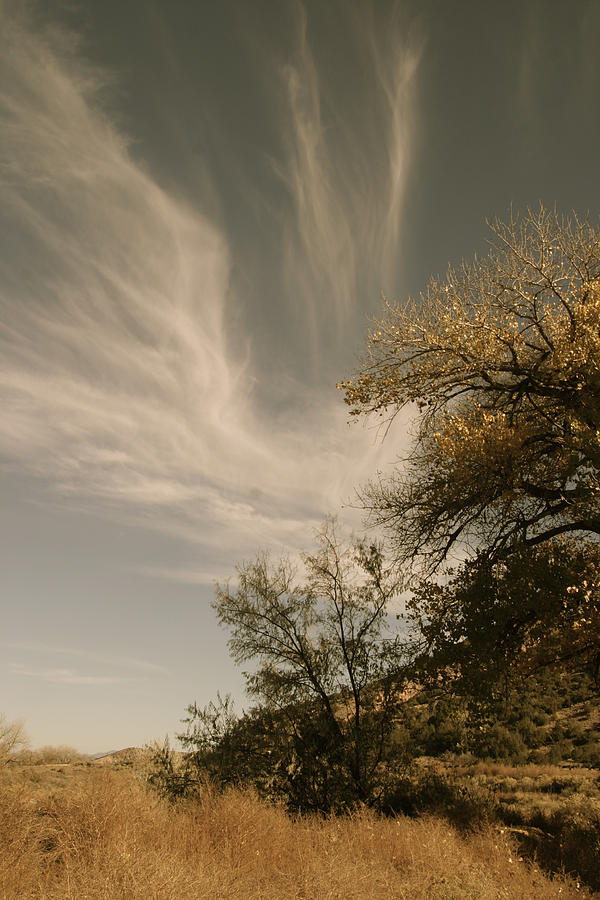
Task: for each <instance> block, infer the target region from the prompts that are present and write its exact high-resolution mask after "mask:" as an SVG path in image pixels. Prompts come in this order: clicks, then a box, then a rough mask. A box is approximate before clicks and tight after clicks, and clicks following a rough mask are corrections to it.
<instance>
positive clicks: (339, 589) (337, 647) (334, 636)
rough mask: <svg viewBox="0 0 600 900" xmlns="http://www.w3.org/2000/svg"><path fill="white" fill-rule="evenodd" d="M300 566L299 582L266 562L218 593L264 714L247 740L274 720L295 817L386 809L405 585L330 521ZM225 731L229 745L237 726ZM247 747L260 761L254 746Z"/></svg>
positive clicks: (285, 568)
mask: <svg viewBox="0 0 600 900" xmlns="http://www.w3.org/2000/svg"><path fill="white" fill-rule="evenodd" d="M302 559H303V563H304V568H305V576H306V577H305V579H304V580H303V581H301V582H299V581H298V580H297V578H296V573H295V571H294V568H293V566H292V565H291V563H290V562H289V560H287V559H282V560H280V561H279V562H277V563H274V564H273V563H271V561H270V560H269V558H268V556H266V555H260V556H258V557H257V558H256V560H254V561H253V562H250V563H247V564H245V565H243V566H241V567H240V568H239V569H238V582H237V585H236V586H235V587H231V586H230V585H227V586H224V587H223V586H219V587H218V588H217V599H216V602H215V608H216V611H217V615H218V618H219V621H220V622H221V623H222V624H223V625H225V626H226V627H227V628H228V629H229V630H230V632H231V637H230V640H229V646H230V649H231V652H232V655H233V658H234V659H235V660H236V661H237V662H238V663H250V664H251V665H252V666H253V670H252V671H251V672H249V673H247V674H246V682H247V689H248V692H249V694H250V696H252V697H253V698H254V699H255V700H257V702H258V706H257V709H256V710H255V711H254V712H253V713H252V714H251V716H250V718H248V717H247V718H246V721H245V722H244V723H243V724H244V727H243V728H242V733H243V734H244V735H245V739H248V734H249V733H250V734H252V728H250V729H249V728H248V724H249V722H250V724H251V720H252V719H253V720H254V722H255V723H256V722H258V723H259V724H260V723H264V722H266V721H268V723H269V727H268V728H267V729H264V728H262V729H261V734H262V736H263V742H264V735H265V734H267V733H268V734H271V735H272V742H271V744H270V748H269V749H270V750H271V751H272V759H271V763H270V768H271V770H272V771H273V772H277V773H279V776H280V783H281V784H282V785H284V792H285V793H286V794H287V799H288V802H289V803H290V805H291V806H293V807H295V808H300V809H321V810H328V809H331V808H334V807H336V806H340V805H341V806H343V805H345V804H347V803H352V802H355V801H365V802H376V800H377V797H378V796H379V793H380V791H381V790H382V785H383V783H384V781H385V777H386V771H387V768H386V766H385V765H384V763H385V762H386V759H389V758H390V757H391V756H393V728H394V710H395V706H396V701H397V696H398V692H399V690H400V686H401V682H402V674H401V664H400V658H399V653H398V639H397V637H396V636H394V635H393V634H390V633H389V630H388V615H387V614H388V606H389V603H390V600H391V599H392V597H393V596H394V595H395V594H396V593H397V591H398V588H399V585H398V580H397V577H396V576H394V575H393V573H392V572H391V571H390V570H389V569H388V568H386V567H385V565H384V560H383V556H382V552H381V548H380V546H379V545H378V544H376V543H371V544H367V543H366V542H364V541H362V540H358V539H356V540H354V541H353V542H352V543H351V544H350V545H349V546H348V547H344V546H342V544H341V543H340V542H339V540H338V538H337V534H336V529H335V523H334V522H333V521H332V520H330V521H328V522H326V524H325V525H324V527H323V528H322V529H321V531H320V532H319V533H318V535H317V550H316V552H315V553H314V554H305V555H304V556H303V557H302ZM190 712H191V713H192V714H194V709H193V708H190ZM205 712H206V711H201V714H200V716H199V717H198V716H196V715H192V717H191V719H190V720H189V724H190V726H191V728H192V729H193V727H194V720H195V721H196V722H199V724H200V726H201V731H202V736H203V738H202V741H203V746H205V745H206V741H205V737H206V724H207V718H206V715H205ZM208 712H209V713H210V711H208ZM215 712H218V711H217V710H216V709H215ZM215 726H216V727H220V726H219V722H218V721H217V720H215ZM226 726H227V727H226V729H225V731H226V733H227V734H228V736H229V737H231V735H232V728H231V722H229V720H228V721H227V722H226ZM192 735H193V731H192ZM254 735H255V736H256V729H255V730H254ZM209 743H210V741H209ZM248 746H249V748H250V752H252V751H251V748H252V746H253V745H252V740H250V743H249V745H248ZM213 749H216V748H213ZM264 751H265V748H264V746H263V748H262V752H263V754H264Z"/></svg>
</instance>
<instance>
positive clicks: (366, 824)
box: [0, 767, 588, 900]
mask: <svg viewBox="0 0 600 900" xmlns="http://www.w3.org/2000/svg"><path fill="white" fill-rule="evenodd" d="M49 784H51V786H49V787H48V788H47V789H46V791H45V793H44V791H43V786H41V785H40V784H39V783H38V784H37V785H36V784H33V785H32V784H31V783H30V782H28V781H27V778H25V777H23V778H21V779H20V780H16V781H13V782H12V783H10V784H9V783H7V782H6V781H5V782H4V783H3V784H1V785H0V897H1V898H3V900H32V898H48V900H58V898H60V900H71V898H72V900H118V898H127V900H138V898H139V900H142V898H143V900H153V898H155V900H181V898H191V900H193V898H203V900H204V898H212V897H219V898H224V900H229V898H231V900H233V898H236V900H249V898H261V900H275V898H277V900H279V898H304V900H309V898H314V900H317V898H318V900H332V898H390V897H397V898H407V900H408V898H410V900H419V898H439V900H442V898H443V900H463V898H481V900H484V898H485V900H487V898H490V900H491V898H506V900H509V898H513V897H519V896H522V897H527V898H531V900H536V898H540V900H541V898H544V900H545V898H553V897H560V898H561V900H562V898H572V897H582V896H588V895H587V894H586V893H585V891H584V890H583V889H581V890H577V888H576V886H575V885H574V884H573V883H572V882H566V881H560V880H555V881H552V880H550V879H549V878H547V877H545V876H543V875H542V874H541V873H540V872H539V871H537V870H536V869H534V868H531V867H528V866H527V865H526V864H525V863H524V862H522V861H520V860H519V859H518V858H517V857H516V855H515V851H514V847H513V845H512V844H511V842H510V839H509V837H508V836H507V835H501V834H500V833H499V831H498V830H495V831H492V830H490V831H488V832H486V833H481V834H478V835H472V836H470V837H461V836H459V835H458V834H457V832H456V831H454V830H453V829H452V828H451V827H450V826H449V825H447V824H445V823H443V822H442V821H440V820H438V819H433V818H429V819H422V820H409V819H403V818H399V819H382V818H377V817H376V816H375V815H373V814H371V813H369V812H366V811H365V812H361V813H358V814H356V815H354V816H351V817H347V818H340V819H316V818H306V819H301V820H297V821H294V820H292V819H290V818H289V817H288V816H286V814H285V813H284V812H283V811H282V810H279V809H276V808H273V807H271V806H269V805H267V804H266V803H264V802H262V801H260V800H258V799H257V798H256V797H255V796H253V795H252V794H251V793H247V792H239V791H230V792H228V793H225V794H222V795H219V794H216V793H213V792H211V791H208V790H207V791H206V793H205V795H204V797H203V800H202V802H201V803H200V804H198V803H196V804H194V805H192V804H188V805H180V806H176V807H169V806H168V805H167V804H166V803H164V802H162V801H160V800H159V799H158V798H157V797H155V796H154V795H152V794H150V793H149V792H148V791H147V790H146V788H145V787H144V785H143V784H141V783H140V782H139V781H136V779H135V778H134V777H133V776H132V775H131V774H129V773H124V772H113V771H110V770H102V769H96V768H93V767H92V768H90V767H88V768H87V769H83V768H82V769H80V770H78V771H74V772H73V773H72V775H71V776H69V777H68V780H67V784H66V785H64V786H62V787H60V788H56V787H55V785H54V783H49Z"/></svg>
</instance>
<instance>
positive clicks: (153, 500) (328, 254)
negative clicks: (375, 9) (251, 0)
mask: <svg viewBox="0 0 600 900" xmlns="http://www.w3.org/2000/svg"><path fill="white" fill-rule="evenodd" d="M0 30H1V34H2V43H3V45H4V46H3V53H2V56H1V62H0V67H1V68H0V148H1V149H0V226H1V227H2V228H3V230H4V231H5V232H6V234H7V235H8V236H9V237H8V238H7V242H6V251H5V254H4V256H3V258H2V260H1V261H0V352H1V353H2V356H3V365H2V368H1V370H0V402H1V403H2V409H3V428H2V431H1V432H0V453H1V454H2V456H3V457H4V459H5V460H6V461H7V464H8V466H9V467H10V466H12V467H15V468H17V469H20V470H25V471H27V472H29V473H30V474H33V475H35V476H39V477H40V478H42V479H44V480H46V481H49V482H50V483H51V484H53V485H54V486H55V487H56V488H57V489H58V490H59V491H60V492H61V493H62V495H63V496H64V497H67V498H73V500H74V501H75V500H76V501H77V502H82V498H88V499H89V501H90V502H93V503H94V504H95V505H97V506H99V507H101V508H103V509H105V510H106V509H108V510H110V513H111V515H119V516H122V517H124V518H127V519H128V520H133V521H137V522H141V523H143V524H144V525H147V526H150V527H155V528H162V529H167V530H168V531H169V532H171V533H173V534H176V535H180V536H181V537H183V538H185V539H186V540H193V541H197V542H199V543H201V544H203V545H205V546H206V547H207V548H209V549H211V548H212V549H215V550H217V549H218V550H219V552H223V551H224V548H225V549H226V548H231V549H232V550H233V549H235V552H240V548H243V550H242V552H246V548H250V547H252V546H256V545H257V544H258V545H266V544H272V543H275V544H276V545H281V546H288V547H293V546H298V545H302V544H305V543H306V533H307V525H308V526H309V527H310V526H311V525H316V524H317V522H318V520H319V518H320V517H321V516H322V515H323V514H324V513H326V512H328V511H330V510H332V509H333V510H335V509H336V508H337V507H338V505H339V503H340V501H342V500H344V499H346V498H347V497H349V496H350V495H351V494H352V490H353V486H354V485H355V484H356V483H357V482H360V481H361V480H362V479H363V478H364V477H366V475H368V474H371V473H372V472H373V470H374V469H375V468H376V466H377V463H378V462H379V461H380V460H381V458H382V457H381V449H380V447H379V446H378V445H377V444H376V442H375V440H374V436H373V433H372V432H368V431H359V430H356V429H355V430H354V431H352V432H349V431H348V429H347V427H346V424H345V422H346V416H345V412H344V409H343V406H342V405H341V403H340V399H339V397H338V396H337V395H336V394H335V391H334V390H333V385H332V384H331V386H330V388H329V390H325V391H324V390H323V384H322V383H320V384H317V385H316V386H315V384H314V383H311V384H308V383H307V384H303V383H299V382H297V381H294V380H293V379H288V380H287V381H286V378H287V375H286V373H285V372H284V371H282V372H280V373H277V372H276V373H273V374H272V375H271V378H272V379H273V380H274V382H278V383H280V384H283V383H285V386H286V387H285V401H286V402H285V404H284V410H283V412H282V407H281V405H280V406H279V407H278V409H277V410H276V411H274V410H272V409H269V408H268V407H265V406H261V405H260V403H259V401H258V400H257V395H256V392H255V390H254V388H255V385H256V383H257V379H258V378H260V376H261V372H262V371H263V369H264V367H262V365H261V361H260V360H257V358H256V356H255V354H254V351H253V335H252V334H248V335H245V336H244V339H243V340H240V339H239V335H238V337H237V338H236V337H234V335H233V332H232V329H231V327H230V323H231V321H232V320H233V319H235V316H236V310H239V309H241V308H242V307H243V304H244V298H243V297H242V296H239V295H237V294H236V293H235V291H234V290H233V288H232V281H231V269H232V265H234V264H235V247H234V246H232V242H231V237H230V235H228V234H227V233H225V232H224V231H223V229H222V227H220V226H217V224H216V223H215V222H214V221H211V219H210V218H209V217H208V216H207V215H206V214H205V212H204V211H203V208H202V206H201V204H200V206H198V205H196V206H191V205H188V204H187V203H186V202H184V201H183V200H181V199H180V198H179V197H175V196H174V195H171V194H169V193H168V192H167V191H165V190H164V189H163V188H162V187H161V186H160V185H159V184H158V183H157V181H156V180H155V179H154V178H153V177H152V175H151V174H150V172H149V171H148V170H146V169H145V168H144V166H142V165H141V164H140V163H139V162H138V161H136V159H135V157H134V155H133V154H132V152H131V150H130V149H129V148H128V144H127V140H126V138H125V137H124V136H123V134H122V133H121V132H120V130H119V129H118V128H117V126H116V125H115V123H114V122H113V121H112V120H111V118H110V117H109V116H108V114H107V113H106V112H105V111H104V107H103V103H102V96H103V91H104V89H105V85H106V80H107V79H106V77H105V75H104V74H103V73H101V72H98V71H96V70H94V69H93V68H91V67H90V66H89V65H87V64H86V63H85V61H84V60H82V59H81V58H80V56H79V55H78V51H77V49H76V47H75V46H74V43H73V41H72V39H71V38H70V37H69V36H68V35H66V34H64V33H62V32H60V31H59V30H57V29H54V30H43V29H41V28H40V27H39V26H38V27H37V28H34V27H33V26H32V24H31V21H30V20H28V19H27V17H26V16H25V15H24V14H22V13H18V14H15V13H14V12H10V9H9V7H6V8H3V9H2V11H1V12H0ZM392 43H393V42H392ZM365 46H366V47H367V52H368V54H369V55H370V58H371V63H372V65H373V67H374V68H373V70H372V75H371V77H372V78H375V79H376V80H377V81H378V83H379V84H380V89H381V94H382V96H383V97H384V101H383V107H382V109H383V112H382V113H381V115H382V117H383V119H382V120H383V121H385V122H386V123H387V124H386V128H387V131H386V132H385V135H384V137H383V141H384V149H383V155H384V157H386V158H387V164H386V167H385V171H384V174H383V176H382V178H381V180H378V179H374V180H367V181H366V182H365V183H364V184H361V185H359V186H358V187H356V188H352V170H353V166H354V164H355V163H356V164H357V165H358V162H357V160H358V161H360V160H359V155H360V154H359V155H356V154H355V156H354V157H353V158H351V159H350V160H349V162H348V163H347V164H344V165H342V164H341V163H340V160H339V159H338V158H337V157H336V147H337V144H335V142H333V143H332V142H331V141H330V138H329V134H328V125H326V123H325V122H324V120H323V115H322V111H321V91H322V82H321V77H320V74H319V69H318V65H317V63H316V62H315V59H314V57H313V54H312V52H311V48H310V46H309V42H308V38H307V32H306V26H305V22H304V20H303V16H302V14H301V15H300V23H299V28H298V44H297V55H296V58H295V59H294V60H292V61H291V62H289V64H288V65H287V66H286V67H284V70H283V82H284V84H285V90H286V97H287V101H286V102H287V104H288V118H287V123H288V124H287V126H286V127H288V136H289V141H288V144H287V151H286V152H287V156H286V158H285V159H284V160H282V161H280V165H279V173H280V174H279V177H282V176H283V178H284V181H285V183H286V184H287V185H288V186H289V190H290V192H291V193H290V196H291V197H292V200H293V203H292V206H293V210H294V212H293V219H291V220H290V221H289V222H288V223H287V224H286V227H285V228H284V229H283V232H284V238H283V240H284V245H285V247H284V252H283V253H282V263H281V265H282V267H283V272H284V281H287V284H288V286H289V288H290V293H291V299H290V300H288V302H290V303H294V304H297V306H298V310H299V312H298V315H299V316H300V317H303V318H304V319H306V320H307V321H308V320H310V319H311V317H312V322H313V325H312V338H311V339H310V341H309V346H307V347H306V348H305V349H306V352H307V354H308V355H310V354H311V353H312V355H313V357H314V356H319V355H320V356H322V357H323V358H327V356H328V352H327V342H328V341H330V342H332V346H333V344H335V347H336V348H337V349H338V351H339V348H340V347H343V346H344V342H348V340H349V335H350V333H351V328H350V324H349V323H351V321H353V322H354V324H356V318H357V316H358V312H357V309H358V308H359V307H357V304H356V297H357V291H358V290H359V288H360V285H361V284H362V285H363V286H364V283H365V282H364V279H363V275H362V274H360V270H361V267H363V268H364V267H366V266H368V264H369V263H368V260H369V256H370V255H371V251H373V256H374V257H375V256H376V257H377V259H379V261H380V262H379V263H378V264H377V266H375V269H374V271H373V272H372V273H371V281H370V282H369V283H370V284H371V285H372V284H374V283H375V282H378V281H379V279H380V277H382V276H381V273H382V272H383V269H384V268H385V265H384V262H385V259H387V258H388V257H390V256H391V254H392V252H393V245H394V243H395V241H396V240H397V238H398V234H399V230H398V229H399V220H400V217H401V213H402V196H403V189H404V185H405V183H406V179H407V176H408V167H409V158H410V153H409V149H410V145H411V129H412V126H411V121H412V120H411V115H412V108H413V101H414V91H413V88H414V81H415V75H416V69H417V62H418V48H417V49H414V48H411V47H408V46H407V45H406V44H403V43H402V42H401V41H400V39H399V40H398V42H396V43H395V44H393V48H394V49H393V52H392V51H389V52H387V55H386V54H384V55H383V57H381V58H379V56H378V50H380V49H381V48H379V47H378V45H377V44H376V42H375V43H373V42H371V43H370V44H369V43H368V42H367V44H366V45H365ZM384 49H385V48H384ZM375 60H377V65H376V66H375ZM338 137H339V135H338ZM336 140H337V138H336ZM362 166H363V170H364V168H365V164H364V160H363V161H362ZM366 206H368V207H369V209H370V210H371V212H370V214H369V215H368V216H366V219H365V222H367V220H368V222H372V221H373V220H377V221H379V226H378V228H377V229H376V230H375V231H374V232H373V233H372V234H370V233H369V229H368V227H367V225H366V224H365V223H362V224H361V211H362V213H366ZM386 235H387V237H386ZM378 244H379V246H378V249H377V253H375V247H376V246H377V245H378ZM361 279H363V280H362V281H361ZM293 284H294V287H292V285H293ZM379 286H380V285H379ZM238 290H239V288H238ZM361 315H362V313H361ZM353 317H354V318H353ZM255 327H256V328H257V329H258V328H259V327H260V323H258V322H257V323H255ZM309 330H310V329H309ZM302 334H303V335H305V334H306V324H305V323H304V324H303V329H302ZM337 374H338V376H343V375H344V374H345V373H344V372H339V373H337ZM331 376H332V373H331V371H329V370H327V378H328V379H329V378H330V377H331ZM350 438H351V439H350ZM48 671H55V672H61V671H62V672H69V671H70V670H48ZM48 677H49V676H48ZM57 677H58V676H57ZM64 677H65V678H66V677H67V675H65V676H64ZM73 677H75V676H73Z"/></svg>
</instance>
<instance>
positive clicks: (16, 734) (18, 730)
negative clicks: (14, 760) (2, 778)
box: [0, 713, 28, 765]
mask: <svg viewBox="0 0 600 900" xmlns="http://www.w3.org/2000/svg"><path fill="white" fill-rule="evenodd" d="M27 744H28V739H27V735H26V734H25V728H24V726H23V723H22V722H21V721H20V720H15V721H14V722H11V721H10V720H9V719H7V718H6V716H5V715H4V713H0V765H2V764H3V763H6V762H7V761H8V760H9V759H10V758H11V757H12V756H14V754H16V753H17V752H18V751H19V750H21V749H22V748H24V747H26V746H27Z"/></svg>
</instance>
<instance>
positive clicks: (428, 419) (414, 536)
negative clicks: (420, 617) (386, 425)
mask: <svg viewBox="0 0 600 900" xmlns="http://www.w3.org/2000/svg"><path fill="white" fill-rule="evenodd" d="M491 231H492V240H491V250H490V252H489V254H488V256H486V257H485V258H475V260H474V261H473V262H472V263H470V264H466V263H465V264H463V265H462V266H461V267H460V268H458V269H453V268H450V269H449V270H448V272H447V274H446V277H445V278H443V279H437V278H434V279H432V280H431V281H430V282H429V284H428V285H427V287H426V289H425V291H424V292H423V293H422V294H421V295H420V296H419V297H418V298H417V299H411V300H408V301H407V302H405V303H395V304H388V305H387V306H386V310H385V315H384V317H383V319H382V320H381V321H380V322H378V323H377V324H376V326H375V328H374V330H373V331H372V333H371V334H370V338H369V345H368V355H367V357H366V359H365V360H364V363H363V365H362V366H361V369H360V371H359V372H358V374H357V375H356V376H355V377H353V378H352V379H351V380H348V381H345V382H342V383H341V385H339V387H340V388H342V389H343V390H344V391H345V395H346V402H347V403H348V404H349V405H350V407H351V412H352V413H353V414H354V415H361V414H372V413H377V414H380V415H382V416H384V417H393V416H394V415H395V414H396V413H398V411H399V410H401V409H402V408H404V407H406V406H408V405H411V404H412V405H414V409H415V414H416V416H417V422H418V425H417V431H416V434H415V440H414V446H413V450H412V453H411V455H410V457H409V458H408V459H407V460H405V461H404V463H403V465H401V466H399V467H398V468H397V470H396V471H394V472H393V473H392V474H389V475H380V476H379V477H378V478H377V479H376V480H375V481H373V482H372V483H371V484H370V485H368V486H367V487H366V488H365V489H363V491H362V493H361V497H362V500H363V503H364V505H365V507H366V508H367V509H368V510H369V512H370V517H371V519H372V521H374V522H375V523H377V524H380V525H383V526H385V527H386V528H387V529H388V531H389V533H390V536H391V539H392V543H393V545H394V548H395V551H396V553H397V554H398V558H399V559H400V560H401V561H403V562H407V561H409V560H410V561H412V563H414V564H416V565H417V567H420V568H421V571H423V570H425V571H429V572H431V571H434V570H439V569H440V567H443V566H444V565H445V564H447V562H448V560H449V559H450V558H451V557H452V556H454V557H458V558H460V557H464V556H482V555H485V556H486V558H489V559H493V558H499V557H503V556H506V554H507V553H509V552H511V550H512V548H514V547H520V548H523V547H527V546H533V545H539V544H542V543H544V542H546V541H549V540H552V539H555V538H557V537H558V536H560V535H572V536H573V537H576V536H580V537H581V538H582V539H590V537H591V538H592V540H596V536H597V535H600V477H599V473H600V229H598V228H597V227H595V226H593V225H592V224H591V223H590V221H589V220H588V219H584V220H581V219H578V218H577V217H575V216H573V217H572V218H570V219H569V218H561V217H560V216H559V215H558V214H557V213H556V212H549V211H547V210H545V209H544V208H540V210H539V211H536V212H529V213H528V214H527V215H525V216H523V217H518V216H514V217H511V219H510V220H509V221H508V222H507V223H502V222H499V221H495V222H493V223H492V224H491ZM417 414H418V415H417Z"/></svg>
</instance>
